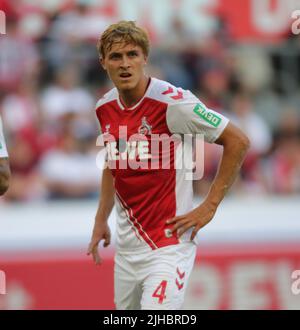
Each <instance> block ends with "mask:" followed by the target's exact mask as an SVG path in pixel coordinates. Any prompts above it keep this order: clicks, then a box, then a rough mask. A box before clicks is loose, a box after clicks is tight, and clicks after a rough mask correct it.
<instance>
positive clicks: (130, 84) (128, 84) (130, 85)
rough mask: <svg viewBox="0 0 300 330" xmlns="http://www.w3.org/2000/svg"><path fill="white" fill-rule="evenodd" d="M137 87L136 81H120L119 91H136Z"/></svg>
mask: <svg viewBox="0 0 300 330" xmlns="http://www.w3.org/2000/svg"><path fill="white" fill-rule="evenodd" d="M135 86H136V83H135V82H134V81H129V80H128V81H120V82H119V83H118V89H119V90H122V91H128V90H131V89H134V88H135Z"/></svg>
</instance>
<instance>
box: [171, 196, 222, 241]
mask: <svg viewBox="0 0 300 330" xmlns="http://www.w3.org/2000/svg"><path fill="white" fill-rule="evenodd" d="M215 213H216V207H214V206H211V205H210V204H208V203H206V202H204V203H203V204H201V205H200V206H198V207H197V208H195V209H194V210H192V211H191V212H189V213H187V214H184V215H181V216H178V217H174V218H172V219H169V220H167V224H174V227H173V228H172V229H171V230H172V232H176V231H177V236H178V237H180V236H181V235H182V234H183V233H185V232H186V231H187V230H188V229H190V228H192V227H194V230H193V232H192V235H191V240H193V239H194V238H195V236H196V234H197V232H198V230H199V229H200V228H202V227H204V226H205V225H207V224H208V223H209V222H210V220H211V219H212V218H213V217H214V215H215Z"/></svg>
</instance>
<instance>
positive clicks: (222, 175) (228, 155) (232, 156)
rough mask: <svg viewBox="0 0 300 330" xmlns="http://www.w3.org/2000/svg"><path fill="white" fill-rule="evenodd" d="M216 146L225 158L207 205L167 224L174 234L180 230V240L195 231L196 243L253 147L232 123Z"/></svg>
mask: <svg viewBox="0 0 300 330" xmlns="http://www.w3.org/2000/svg"><path fill="white" fill-rule="evenodd" d="M215 143H217V144H219V145H222V146H223V155H222V158H221V161H220V164H219V168H218V171H217V174H216V176H215V178H214V180H213V182H212V184H211V187H210V190H209V193H208V195H207V196H206V198H205V200H204V202H203V203H201V204H200V205H199V206H198V207H197V208H195V209H194V210H192V211H191V212H189V213H187V214H185V215H182V216H177V217H174V218H173V219H170V220H168V221H167V223H174V227H173V229H172V231H177V230H178V236H181V235H182V234H183V233H184V232H186V231H187V230H188V229H189V228H192V227H194V230H193V232H192V235H191V239H194V237H195V235H196V234H197V232H198V230H199V229H200V228H202V227H204V226H205V225H206V224H207V223H209V222H210V221H211V220H212V218H213V217H214V215H215V213H216V210H217V208H218V205H219V204H220V203H221V201H222V199H223V198H224V196H225V195H226V193H227V191H228V189H229V188H230V187H231V185H232V184H233V182H234V180H235V178H236V177H237V175H238V173H239V170H240V168H241V166H242V163H243V160H244V158H245V155H246V152H247V150H248V148H249V146H250V142H249V139H248V138H247V136H246V135H245V134H244V133H243V132H242V131H241V130H240V129H239V128H238V127H236V126H235V125H233V124H232V123H230V122H229V123H228V125H227V126H226V128H225V129H224V131H223V132H222V134H221V135H220V136H219V137H218V138H217V140H216V141H215Z"/></svg>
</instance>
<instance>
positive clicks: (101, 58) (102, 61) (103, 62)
mask: <svg viewBox="0 0 300 330" xmlns="http://www.w3.org/2000/svg"><path fill="white" fill-rule="evenodd" d="M99 61H100V64H101V66H102V68H103V69H104V70H106V66H105V61H104V59H103V57H102V56H101V57H99Z"/></svg>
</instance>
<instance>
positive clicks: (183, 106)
mask: <svg viewBox="0 0 300 330" xmlns="http://www.w3.org/2000/svg"><path fill="white" fill-rule="evenodd" d="M166 119H167V125H168V128H169V130H170V132H172V133H175V134H192V135H196V134H203V135H204V139H205V141H206V142H209V143H214V142H215V141H216V140H217V138H218V137H219V136H220V135H221V134H222V132H223V131H224V129H225V127H226V126H227V124H228V122H229V119H228V118H226V117H225V116H223V115H221V114H220V113H218V112H216V111H213V110H211V109H208V108H207V107H206V106H205V105H204V104H203V103H202V102H201V101H200V100H199V99H198V98H196V97H195V96H194V95H193V94H192V93H191V92H189V91H186V97H185V98H184V99H183V100H182V101H181V102H178V103H173V104H170V105H168V109H167V114H166Z"/></svg>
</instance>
